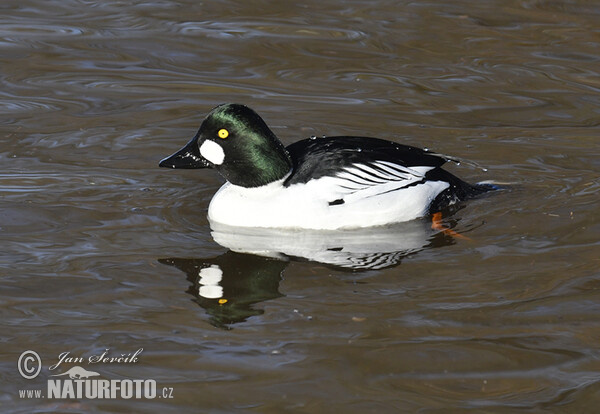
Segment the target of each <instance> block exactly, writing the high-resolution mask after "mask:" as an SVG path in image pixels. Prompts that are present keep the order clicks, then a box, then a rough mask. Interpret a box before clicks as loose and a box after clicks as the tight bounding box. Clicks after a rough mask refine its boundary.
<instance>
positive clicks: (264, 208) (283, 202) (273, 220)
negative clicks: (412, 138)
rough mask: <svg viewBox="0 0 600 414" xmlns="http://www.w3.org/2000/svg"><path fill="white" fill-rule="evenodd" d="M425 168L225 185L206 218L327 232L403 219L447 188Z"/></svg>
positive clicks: (381, 167) (364, 169) (378, 168)
mask: <svg viewBox="0 0 600 414" xmlns="http://www.w3.org/2000/svg"><path fill="white" fill-rule="evenodd" d="M429 169H431V167H417V168H406V167H400V166H397V165H395V164H392V163H386V162H381V163H375V164H372V167H370V166H366V165H354V166H352V167H349V168H347V169H345V170H344V171H341V172H340V173H338V174H336V175H335V176H332V177H322V178H319V179H316V180H311V181H309V182H308V183H306V184H294V185H291V186H289V187H284V186H283V182H284V180H285V179H282V180H280V181H277V182H274V183H271V184H268V185H266V186H262V187H257V188H243V187H239V186H235V185H232V184H230V183H226V184H225V185H223V186H222V187H221V188H220V189H219V191H217V193H216V194H215V196H214V197H213V199H212V200H211V203H210V206H209V209H208V219H209V220H210V221H211V223H220V224H225V225H229V226H236V227H270V228H307V229H330V230H331V229H339V228H358V227H372V226H379V225H384V224H389V223H396V222H402V221H408V220H412V219H415V218H417V217H422V216H423V215H425V214H427V210H428V208H429V205H430V204H431V202H432V201H433V199H435V197H436V196H437V195H438V194H439V193H441V192H442V191H443V190H445V189H446V188H448V186H449V184H448V183H447V182H444V181H427V180H423V176H424V174H425V173H426V172H427V171H428V170H429ZM335 200H338V202H337V203H332V204H330V203H331V202H332V201H335ZM340 200H343V202H341V201H340Z"/></svg>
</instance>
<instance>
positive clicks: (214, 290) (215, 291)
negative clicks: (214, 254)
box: [198, 265, 223, 299]
mask: <svg viewBox="0 0 600 414" xmlns="http://www.w3.org/2000/svg"><path fill="white" fill-rule="evenodd" d="M198 276H200V280H199V281H198V282H199V284H200V287H199V289H198V293H199V294H200V296H202V297H204V298H207V299H216V298H221V297H223V288H222V287H221V286H220V285H219V282H220V281H221V279H222V278H223V271H222V270H221V269H220V268H219V266H217V265H212V266H211V267H205V268H204V269H200V273H199V274H198Z"/></svg>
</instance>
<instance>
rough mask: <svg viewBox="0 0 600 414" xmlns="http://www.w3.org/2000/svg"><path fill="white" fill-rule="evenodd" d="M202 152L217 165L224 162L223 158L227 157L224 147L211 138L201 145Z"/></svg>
mask: <svg viewBox="0 0 600 414" xmlns="http://www.w3.org/2000/svg"><path fill="white" fill-rule="evenodd" d="M200 154H201V155H202V156H203V157H204V158H206V159H207V160H209V161H210V162H212V163H213V164H215V165H221V164H223V160H224V159H225V152H224V151H223V147H221V146H220V145H219V144H217V143H216V142H214V141H211V140H209V139H207V140H206V141H204V142H203V143H202V145H200Z"/></svg>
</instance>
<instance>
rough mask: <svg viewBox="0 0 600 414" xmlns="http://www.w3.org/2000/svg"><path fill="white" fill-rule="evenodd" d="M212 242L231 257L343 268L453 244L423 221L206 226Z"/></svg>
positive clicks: (377, 264) (382, 264)
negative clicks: (322, 226)
mask: <svg viewBox="0 0 600 414" xmlns="http://www.w3.org/2000/svg"><path fill="white" fill-rule="evenodd" d="M211 227H212V236H213V239H214V240H215V241H216V242H217V243H218V244H220V245H221V246H223V247H227V248H228V249H231V250H232V251H235V252H240V253H251V254H256V255H261V256H270V257H282V255H283V256H284V257H285V256H287V257H301V258H304V259H308V260H312V261H315V262H320V263H324V264H328V265H333V266H336V267H342V268H347V269H357V270H358V269H383V268H386V267H390V266H394V265H397V264H399V262H400V260H401V259H402V258H403V257H405V256H407V255H408V254H411V253H415V252H417V251H419V250H422V249H424V248H427V247H437V246H442V245H447V244H451V243H453V238H452V237H450V236H447V235H446V234H445V233H444V232H437V231H435V230H433V229H432V228H431V224H430V223H429V222H427V221H425V220H413V221H409V222H406V223H397V224H395V225H392V226H385V227H370V228H362V229H352V230H330V231H327V230H313V231H308V230H292V229H264V228H239V227H229V226H224V225H220V224H215V223H211Z"/></svg>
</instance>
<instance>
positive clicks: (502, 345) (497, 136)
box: [0, 0, 600, 413]
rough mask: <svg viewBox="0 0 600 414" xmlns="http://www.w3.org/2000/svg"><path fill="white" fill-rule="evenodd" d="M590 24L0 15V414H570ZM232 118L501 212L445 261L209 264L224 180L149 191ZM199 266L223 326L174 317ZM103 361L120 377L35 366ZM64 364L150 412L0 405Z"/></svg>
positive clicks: (281, 13)
mask: <svg viewBox="0 0 600 414" xmlns="http://www.w3.org/2000/svg"><path fill="white" fill-rule="evenodd" d="M599 22H600V5H598V3H597V2H593V1H586V0H572V1H550V0H548V1H543V0H539V1H536V0H520V1H516V0H509V1H505V0H502V1H500V0H496V1H493V0H489V1H475V0H463V1H453V2H445V1H430V2H408V1H400V2H399V1H344V2H338V1H319V2H316V1H309V2H296V3H292V2H267V1H258V2H257V1H254V2H242V1H219V2H206V3H200V2H192V1H189V2H185V1H180V2H175V1H164V2H141V1H132V2H118V1H74V0H63V1H60V2H58V1H56V2H48V1H42V0H37V1H36V0H18V1H17V0H5V1H3V2H2V3H1V4H0V82H1V87H0V108H1V117H0V163H1V164H0V165H2V169H1V171H0V197H1V198H0V236H1V240H2V241H1V246H2V248H1V250H0V258H1V259H0V272H1V275H2V288H1V294H0V295H1V296H0V310H1V314H2V318H1V324H2V328H1V331H0V343H1V344H2V345H1V348H0V379H1V385H2V389H1V394H0V405H1V407H2V410H1V411H2V412H11V413H20V412H27V413H29V412H55V411H60V412H163V413H171V412H172V413H181V412H190V413H192V412H223V413H226V412H235V411H239V412H264V413H272V412H282V411H285V410H287V411H290V412H305V413H309V412H310V413H317V412H318V413H321V412H323V413H330V412H344V413H366V412H377V413H380V412H426V413H433V412H439V413H448V412H486V413H512V412H543V411H550V412H573V413H582V412H595V411H596V410H597V407H598V404H599V403H600V363H599V361H600V351H599V343H600V271H599V269H600V261H599V257H600V255H599V252H600V249H599V237H598V236H599V234H600V233H599V231H600V223H599V220H598V201H599V197H598V192H599V191H600V179H599V171H600V162H599V159H600V150H599V149H600V145H599V142H600V23H599ZM232 101H233V102H240V103H245V104H247V105H249V106H251V107H253V108H254V109H255V110H257V111H258V112H259V113H260V114H261V115H262V116H263V117H264V119H265V120H266V121H267V123H268V124H269V125H271V126H272V128H273V130H274V131H275V133H276V134H278V135H279V136H280V138H281V139H282V141H283V142H284V143H285V144H289V143H291V142H294V141H296V140H298V139H300V138H305V137H308V136H310V135H322V134H327V135H341V134H356V135H369V136H378V137H382V138H387V139H392V140H395V141H397V142H400V143H405V144H412V145H418V146H422V147H428V148H431V149H434V150H435V151H438V152H441V153H445V154H450V155H454V156H458V157H460V158H462V159H464V160H468V161H469V162H463V163H461V165H460V166H449V168H450V169H452V171H453V172H455V173H456V174H458V175H459V176H461V177H463V178H465V179H467V180H469V181H472V182H476V181H481V180H495V181H501V182H506V183H511V185H510V189H509V190H507V191H503V192H500V193H498V194H495V195H494V196H491V197H486V198H481V199H479V200H474V201H472V202H469V203H468V204H467V205H466V207H465V208H464V209H462V210H460V211H458V212H457V213H456V214H454V215H453V216H452V217H449V218H448V219H447V221H446V224H447V225H449V226H453V227H454V229H455V230H458V231H460V232H462V233H463V234H465V235H467V236H469V237H470V238H471V240H470V241H464V240H454V239H452V238H448V237H445V236H443V235H441V234H434V233H433V232H431V230H430V229H429V227H428V225H427V223H426V222H424V221H415V222H413V223H407V224H406V225H405V226H398V228H397V229H395V230H397V231H395V230H394V231H387V233H386V232H383V233H384V234H371V235H368V237H367V236H365V235H342V236H335V237H340V239H335V242H336V243H337V244H332V245H328V246H325V247H324V249H320V248H319V246H321V245H320V244H319V243H322V244H323V245H325V244H327V243H328V242H330V241H331V240H332V239H331V238H330V237H333V236H331V235H329V236H327V237H323V238H321V239H320V241H319V242H314V239H311V238H310V237H312V236H306V240H305V239H304V236H298V235H296V236H297V237H296V238H297V239H298V240H301V241H303V242H304V241H305V242H306V243H305V244H304V245H303V246H304V247H302V246H300V248H298V246H287V245H285V243H282V250H286V251H284V253H287V255H293V256H294V257H292V258H288V259H287V260H283V259H285V258H286V257H287V256H283V255H279V259H277V258H268V257H260V256H255V255H250V254H242V253H233V252H232V251H229V250H228V249H226V248H224V247H222V246H220V245H219V244H217V243H216V242H215V241H214V240H213V236H212V235H211V231H210V228H209V226H208V222H207V220H206V210H207V206H208V202H209V200H210V198H211V197H212V195H213V194H214V192H215V191H216V190H217V188H218V187H219V186H220V185H221V183H222V179H221V178H220V177H219V176H218V175H216V174H215V173H214V172H212V171H205V170H203V171H199V170H198V171H169V170H164V169H159V168H158V167H157V163H158V161H159V159H161V158H162V157H164V156H166V155H168V154H170V153H172V152H173V151H175V150H177V149H178V148H179V147H180V146H181V145H183V144H184V143H185V142H187V140H188V139H189V138H191V137H192V136H193V134H194V133H195V131H196V129H197V127H198V126H199V123H200V121H201V119H202V118H203V116H204V115H205V114H206V112H207V111H209V110H210V108H212V107H213V106H215V105H217V104H219V103H222V102H232ZM398 235H399V236H398ZM402 235H406V238H404V239H403V236H402ZM217 236H218V235H217ZM276 236H277V237H281V235H276ZM288 236H289V235H288ZM274 237H275V236H274ZM362 237H365V238H364V240H366V242H365V243H362V245H361V243H360V241H361V240H363V239H362ZM370 237H374V239H371V238H370ZM281 238H282V239H283V240H286V237H285V235H283V237H281ZM250 240H251V241H250V243H254V241H252V239H250ZM277 240H280V239H277ZM357 240H358V242H357ZM373 240H374V241H373ZM272 241H273V240H272V239H271V238H270V236H269V235H266V236H265V237H264V238H263V239H262V240H261V243H266V244H269V243H271V244H272ZM277 243H280V242H277ZM350 245H351V248H350V247H348V246H350ZM307 246H308V247H307ZM247 247H248V246H246V248H247ZM321 247H323V246H321ZM302 248H304V250H302ZM214 265H217V266H219V268H220V269H221V270H222V271H223V273H224V274H223V280H222V281H221V284H220V286H221V289H222V298H221V299H223V298H225V299H227V302H226V303H221V304H219V302H218V300H217V299H215V298H213V299H210V298H206V297H203V296H201V295H199V290H200V288H201V287H202V283H200V282H201V281H200V280H199V277H198V276H199V273H201V272H202V269H203V268H207V267H210V266H214ZM371 265H372V266H371ZM222 302H223V301H222ZM107 348H109V349H110V351H109V352H110V354H111V355H113V356H118V355H120V354H127V353H133V352H134V351H136V350H138V349H139V348H143V352H142V354H141V355H140V356H139V360H138V362H137V363H135V364H133V363H130V364H126V363H121V364H116V363H115V364H96V365H87V364H83V363H80V364H74V363H67V362H65V363H64V364H62V365H61V366H60V367H59V368H57V369H55V370H54V371H51V370H50V369H49V367H50V366H51V365H52V364H54V363H56V362H57V360H58V355H59V354H61V353H63V352H70V355H71V356H81V357H84V358H87V357H88V356H90V355H98V354H101V353H102V352H103V351H104V350H105V349H107ZM26 350H35V351H36V352H37V353H38V354H39V355H40V357H41V360H42V361H43V362H42V370H41V373H40V375H39V376H38V377H37V378H35V379H32V380H26V379H23V378H22V377H21V375H19V372H18V370H17V360H18V359H19V356H20V355H21V353H22V352H23V351H26ZM74 365H80V366H82V367H83V368H85V369H87V370H92V371H96V372H98V373H99V374H100V378H103V379H110V380H112V379H136V378H137V379H140V378H141V379H154V380H156V383H157V386H158V387H159V391H158V392H159V393H160V392H161V390H162V388H163V387H166V388H172V391H173V392H172V396H173V398H172V399H164V398H156V399H154V400H146V399H140V400H135V399H133V400H127V399H120V398H118V399H114V400H113V399H104V400H98V399H87V398H75V399H64V400H60V399H59V400H50V399H47V398H43V399H34V398H25V399H22V398H20V397H19V390H21V389H42V390H43V391H44V395H45V393H46V384H47V380H48V379H49V378H50V377H49V375H54V374H55V373H63V372H65V371H66V370H67V368H70V367H72V366H74ZM58 378H66V377H58Z"/></svg>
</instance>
